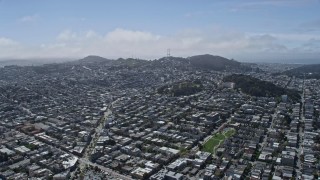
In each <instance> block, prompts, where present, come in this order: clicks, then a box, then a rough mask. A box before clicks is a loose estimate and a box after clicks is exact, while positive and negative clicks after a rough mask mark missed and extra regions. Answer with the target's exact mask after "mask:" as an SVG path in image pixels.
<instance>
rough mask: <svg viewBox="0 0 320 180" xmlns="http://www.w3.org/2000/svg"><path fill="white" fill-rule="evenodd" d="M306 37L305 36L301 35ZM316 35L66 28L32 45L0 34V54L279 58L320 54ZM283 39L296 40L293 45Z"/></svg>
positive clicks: (24, 55) (210, 30)
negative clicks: (40, 42)
mask: <svg viewBox="0 0 320 180" xmlns="http://www.w3.org/2000/svg"><path fill="white" fill-rule="evenodd" d="M305 38H309V39H305ZM319 39H320V38H318V37H317V36H315V35H314V36H312V35H307V34H300V35H299V34H254V33H250V34H248V33H242V32H236V31H230V30H227V29H223V28H219V27H216V28H212V29H208V30H206V31H202V30H186V31H182V32H179V33H176V34H171V35H166V36H164V35H160V34H155V33H152V32H147V31H137V30H130V29H123V28H117V29H114V30H112V31H110V32H106V33H104V34H99V33H97V32H95V31H93V30H88V31H82V32H78V31H72V30H64V31H62V32H61V33H59V34H58V35H57V37H56V40H55V41H54V42H51V43H45V44H44V43H43V44H41V45H36V46H31V45H27V44H24V45H23V44H21V43H18V42H16V41H14V40H11V39H7V38H0V47H1V48H0V58H6V57H12V58H33V57H41V58H57V57H61V58H62V57H72V58H81V57H84V56H87V55H100V56H103V57H107V58H119V57H124V58H126V57H132V56H135V57H138V58H142V59H154V58H159V57H163V56H165V55H166V49H168V48H170V49H171V54H172V55H173V56H182V57H188V56H191V55H196V54H208V53H209V54H215V55H221V56H226V57H228V58H234V59H237V60H248V59H254V60H259V59H265V58H267V59H272V58H273V59H274V58H277V57H287V58H296V57H302V55H303V57H308V56H309V55H310V57H311V55H312V57H315V54H317V53H318V54H319V53H320V48H319ZM285 41H293V42H297V45H296V46H294V47H291V46H287V44H286V43H284V42H285Z"/></svg>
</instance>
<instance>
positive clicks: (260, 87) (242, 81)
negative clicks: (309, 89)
mask: <svg viewBox="0 0 320 180" xmlns="http://www.w3.org/2000/svg"><path fill="white" fill-rule="evenodd" d="M223 81H225V82H234V83H235V87H236V88H241V90H242V92H244V93H246V94H249V95H251V96H259V97H280V96H281V95H284V94H286V95H288V97H289V98H290V99H292V100H293V101H299V100H300V98H301V97H300V93H299V92H298V91H296V90H291V89H286V88H282V87H279V86H276V85H275V84H273V83H271V82H267V81H261V80H259V79H257V78H254V77H251V76H247V75H241V74H233V75H230V76H226V77H225V78H224V79H223Z"/></svg>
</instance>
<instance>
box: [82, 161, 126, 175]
mask: <svg viewBox="0 0 320 180" xmlns="http://www.w3.org/2000/svg"><path fill="white" fill-rule="evenodd" d="M79 162H80V163H83V164H86V165H91V166H93V167H98V168H99V169H101V170H103V171H105V172H107V173H108V174H109V175H110V176H112V177H115V178H118V179H123V180H131V179H132V178H130V177H128V176H125V175H122V174H119V173H117V172H115V171H113V170H112V169H109V168H107V167H104V166H101V165H99V164H96V163H93V162H91V161H89V160H88V159H85V158H80V159H79Z"/></svg>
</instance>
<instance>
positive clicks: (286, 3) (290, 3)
mask: <svg viewBox="0 0 320 180" xmlns="http://www.w3.org/2000/svg"><path fill="white" fill-rule="evenodd" d="M240 2H241V3H238V4H236V5H234V6H232V7H231V8H230V9H229V10H230V11H231V12H237V11H247V10H261V9H263V8H265V7H266V6H269V7H299V6H300V7H301V6H306V5H310V4H315V3H319V1H318V0H303V1H302V0H259V1H253V0H251V1H240Z"/></svg>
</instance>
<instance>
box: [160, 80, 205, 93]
mask: <svg viewBox="0 0 320 180" xmlns="http://www.w3.org/2000/svg"><path fill="white" fill-rule="evenodd" d="M202 90H203V85H202V83H201V82H200V81H198V80H196V81H182V82H177V83H173V84H170V85H165V86H162V87H160V88H159V89H158V93H159V94H168V95H172V96H187V95H191V94H195V93H197V92H200V91H202Z"/></svg>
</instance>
